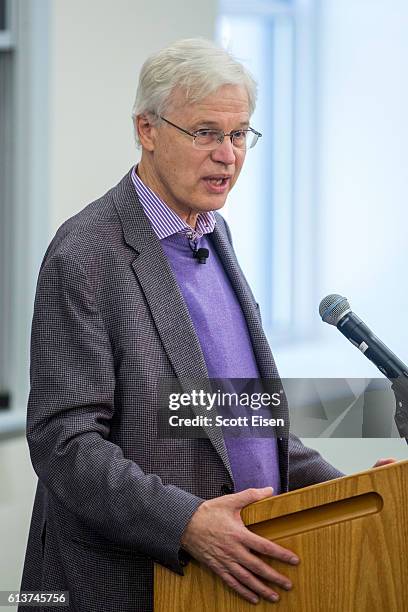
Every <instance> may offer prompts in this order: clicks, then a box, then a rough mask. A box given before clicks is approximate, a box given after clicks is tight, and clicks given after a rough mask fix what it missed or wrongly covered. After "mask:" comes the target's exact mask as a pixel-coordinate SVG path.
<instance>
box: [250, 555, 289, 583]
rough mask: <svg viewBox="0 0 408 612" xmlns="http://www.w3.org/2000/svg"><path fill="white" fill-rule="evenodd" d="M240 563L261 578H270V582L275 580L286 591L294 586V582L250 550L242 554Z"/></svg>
mask: <svg viewBox="0 0 408 612" xmlns="http://www.w3.org/2000/svg"><path fill="white" fill-rule="evenodd" d="M239 563H240V565H242V566H244V567H246V568H247V569H248V570H250V571H251V572H252V573H253V574H256V575H257V576H259V577H260V578H264V579H265V580H268V582H273V583H274V584H277V585H278V586H280V587H282V589H285V590H286V591H289V590H290V589H291V588H292V586H293V585H292V582H291V581H290V580H289V578H287V577H286V576H284V575H283V574H280V573H279V572H278V571H277V570H275V569H274V568H273V567H271V566H270V565H268V564H267V563H265V562H264V561H262V559H260V558H259V557H257V556H255V555H253V554H251V553H250V552H245V553H244V554H242V555H241V557H240V560H239Z"/></svg>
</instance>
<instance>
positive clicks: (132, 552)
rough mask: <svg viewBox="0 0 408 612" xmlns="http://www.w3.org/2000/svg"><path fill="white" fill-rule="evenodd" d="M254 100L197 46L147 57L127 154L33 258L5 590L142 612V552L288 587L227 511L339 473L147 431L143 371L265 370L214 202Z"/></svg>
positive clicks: (293, 441)
mask: <svg viewBox="0 0 408 612" xmlns="http://www.w3.org/2000/svg"><path fill="white" fill-rule="evenodd" d="M255 97H256V88H255V83H254V82H253V80H252V78H251V76H250V75H249V74H248V73H247V72H246V70H245V69H244V68H243V66H242V65H241V64H239V63H238V62H237V61H235V60H234V59H233V58H232V57H230V56H229V55H228V54H227V53H226V52H225V51H224V50H222V49H219V48H218V47H216V46H215V45H213V44H212V43H210V42H206V41H202V40H185V41H180V42H178V43H176V44H174V45H172V46H171V47H168V48H167V49H164V50H162V51H161V52H159V53H157V54H156V55H154V56H153V57H151V58H150V59H149V60H147V62H146V63H145V65H144V67H143V69H142V73H141V76H140V82H139V88H138V93H137V98H136V103H135V108H134V124H135V130H136V136H137V139H138V141H139V142H140V144H141V147H142V155H141V161H140V163H139V164H138V166H137V167H136V168H132V169H131V170H130V172H129V173H128V174H127V175H126V176H125V177H124V178H123V179H122V180H121V181H120V182H119V184H118V185H117V186H116V187H114V188H112V189H111V190H110V191H109V192H108V193H107V194H105V195H104V196H102V197H101V198H100V199H99V200H97V201H95V202H93V203H91V204H90V205H89V206H87V207H86V208H85V209H84V210H83V211H81V212H80V213H79V214H78V215H76V216H75V217H73V218H72V219H70V220H68V221H67V222H66V223H65V224H64V225H63V226H62V227H61V228H60V229H59V231H58V232H57V234H56V236H55V238H54V239H53V241H52V243H51V245H50V247H49V249H48V251H47V253H46V256H45V258H44V261H43V264H42V267H41V271H40V276H39V281H38V288H37V296H36V303H35V311H34V319H33V328H32V363H31V393H30V399H29V406H28V427H27V436H28V441H29V446H30V451H31V457H32V462H33V465H34V468H35V470H36V472H37V474H38V477H39V482H38V488H37V494H36V498H35V503H34V510H33V517H32V523H31V529H30V534H29V541H28V547H27V554H26V560H25V566H24V572H23V578H22V586H21V588H22V590H29V591H32V590H43V591H48V592H50V591H62V590H64V591H69V593H70V604H69V607H68V609H69V610H72V611H74V610H75V611H76V612H92V611H95V612H104V611H106V612H111V611H112V610H115V611H123V612H125V611H126V612H127V611H129V612H130V611H132V612H134V611H143V612H147V611H149V610H152V601H153V599H152V597H153V591H152V588H153V587H152V578H153V564H154V562H157V563H161V564H163V565H165V566H167V567H169V568H170V569H171V570H173V571H175V572H178V573H180V574H182V573H183V565H184V564H185V563H186V562H187V561H186V559H187V557H188V555H187V554H186V553H189V554H190V555H192V556H194V557H196V558H197V559H198V560H199V561H200V562H202V563H205V564H207V565H208V566H209V567H210V568H211V569H212V570H213V571H215V572H216V573H217V574H219V575H220V576H221V578H222V579H223V580H224V581H225V582H226V583H227V584H228V585H229V586H230V587H232V588H233V589H235V590H236V591H237V592H238V593H240V594H241V595H242V596H243V597H245V598H246V599H248V600H249V601H253V602H255V601H257V599H258V598H259V597H264V598H266V599H269V600H271V601H275V600H276V599H277V598H278V594H277V592H276V591H275V590H274V586H276V585H279V586H283V587H284V588H288V589H289V588H290V586H291V585H290V584H289V581H288V579H287V578H286V577H285V576H284V575H282V574H280V573H278V572H277V571H275V570H274V569H273V568H272V567H270V566H269V565H267V564H265V563H264V562H263V561H262V560H261V559H260V558H259V557H258V556H257V555H256V554H254V553H264V554H267V555H270V556H271V557H273V558H275V559H280V560H281V561H285V562H287V563H297V562H298V559H297V558H296V555H295V554H294V553H293V552H292V551H288V550H285V549H284V548H282V547H280V546H278V545H276V544H274V543H273V542H269V541H267V540H265V539H264V538H261V537H259V536H256V535H255V534H252V533H251V532H249V531H248V530H247V529H246V528H245V527H244V525H243V523H242V521H241V519H240V517H239V510H240V509H241V508H242V507H244V506H245V505H247V504H249V503H251V502H254V501H257V500H260V499H263V498H265V497H267V496H270V495H271V494H272V489H271V485H272V486H273V488H274V489H275V493H279V492H284V491H287V490H288V489H294V488H298V487H302V486H306V485H309V484H312V483H316V482H320V481H324V480H328V479H331V478H336V477H338V476H341V475H342V474H341V473H340V472H339V471H337V470H336V469H335V468H333V467H332V466H331V465H329V464H328V463H327V462H325V461H324V460H323V459H322V458H321V457H320V455H319V454H318V453H316V452H315V451H313V450H311V449H308V448H306V447H304V446H303V445H302V443H301V442H300V441H299V440H298V439H297V438H296V437H294V436H291V437H290V438H289V440H288V439H287V438H286V439H285V438H283V437H282V438H280V439H278V440H276V439H271V438H268V439H266V441H265V439H257V438H248V439H247V440H245V441H242V440H241V442H239V443H237V441H236V440H235V442H234V440H227V439H224V437H223V435H222V432H221V431H220V430H217V431H208V437H207V438H199V439H194V438H191V439H170V438H167V439H166V438H160V437H159V436H157V422H156V408H157V388H158V384H159V381H160V379H163V378H169V377H177V378H178V379H179V380H183V379H186V378H195V379H200V378H201V379H203V378H206V377H208V376H210V377H218V378H221V377H224V378H227V377H229V378H259V377H263V378H274V377H275V378H276V377H277V376H278V374H277V370H276V367H275V363H274V360H273V357H272V354H271V352H270V349H269V346H268V343H267V340H266V337H265V335H264V332H263V330H262V327H261V322H260V317H259V313H258V309H257V304H256V302H255V300H254V298H253V295H252V293H251V291H250V289H249V287H248V285H247V283H246V281H245V279H244V277H243V274H242V272H241V270H240V268H239V265H238V262H237V260H236V257H235V254H234V251H233V248H232V244H231V237H230V234H229V231H228V228H227V226H226V224H225V222H224V220H223V219H222V217H221V216H219V215H218V214H216V213H215V212H214V211H216V210H218V209H220V208H222V206H223V205H224V203H225V200H226V198H227V195H228V193H229V191H230V190H231V188H232V187H233V186H234V184H235V182H236V180H237V178H238V175H239V173H240V170H241V168H242V165H243V162H244V159H245V155H246V150H247V148H249V147H250V146H251V145H253V144H255V142H256V140H257V138H258V137H259V133H257V132H256V131H255V130H254V129H252V128H251V127H250V116H251V114H252V112H253V110H254V105H255ZM198 248H205V249H208V257H204V259H207V262H206V264H205V265H200V262H199V260H198V259H197V258H196V257H194V256H193V255H195V254H196V251H197V249H198ZM240 444H241V445H242V446H239V445H240ZM234 491H236V492H235V493H234ZM226 493H231V494H230V495H225V494H226ZM266 581H268V582H269V584H267V583H266ZM20 609H21V610H24V607H23V606H21V607H20ZM27 609H28V608H27ZM30 609H31V610H32V608H30Z"/></svg>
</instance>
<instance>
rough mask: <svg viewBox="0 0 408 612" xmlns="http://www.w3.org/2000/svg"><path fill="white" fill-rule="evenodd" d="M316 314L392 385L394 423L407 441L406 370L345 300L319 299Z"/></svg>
mask: <svg viewBox="0 0 408 612" xmlns="http://www.w3.org/2000/svg"><path fill="white" fill-rule="evenodd" d="M319 314H320V316H321V317H322V319H323V321H324V322H325V323H328V324H329V325H334V326H335V327H337V329H338V330H339V331H340V332H341V333H342V334H343V336H345V337H346V338H347V340H349V341H350V342H351V344H353V345H354V346H356V347H357V348H358V349H359V350H360V351H361V352H362V353H363V354H364V355H365V356H366V357H367V358H368V359H369V360H370V361H372V363H373V364H374V365H375V366H376V367H377V368H378V369H379V370H380V372H382V374H384V375H385V376H386V377H387V378H388V379H389V380H390V381H391V382H392V383H393V384H392V388H393V390H394V393H395V395H396V399H397V412H396V414H395V422H396V424H397V427H398V430H399V432H400V435H401V436H403V437H405V438H407V437H408V419H407V415H406V413H405V410H406V408H405V404H407V407H408V367H407V366H406V365H405V363H403V362H402V361H401V360H400V359H399V358H398V357H397V356H396V355H395V354H394V353H393V352H392V351H391V350H390V349H389V348H388V347H387V346H386V345H385V344H384V343H383V342H381V340H380V339H379V338H377V336H376V335H375V334H374V333H373V332H372V331H371V329H370V328H369V327H367V325H366V324H365V323H364V322H363V321H362V320H361V319H360V318H359V317H358V316H357V315H356V314H354V312H352V310H351V308H350V304H349V302H348V300H347V298H345V297H343V296H342V295H337V294H331V295H327V296H326V297H325V298H323V299H322V301H321V302H320V306H319ZM407 442H408V439H407Z"/></svg>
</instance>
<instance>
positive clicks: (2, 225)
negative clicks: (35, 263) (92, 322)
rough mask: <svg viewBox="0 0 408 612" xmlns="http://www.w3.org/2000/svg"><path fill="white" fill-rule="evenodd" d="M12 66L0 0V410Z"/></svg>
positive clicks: (7, 309)
mask: <svg viewBox="0 0 408 612" xmlns="http://www.w3.org/2000/svg"><path fill="white" fill-rule="evenodd" d="M13 65H14V44H13V36H12V30H11V3H9V2H6V0H0V409H5V408H8V407H9V406H10V369H9V355H10V346H11V338H10V326H9V321H10V316H11V282H12V272H11V269H10V265H9V264H10V257H9V256H10V253H11V251H12V243H11V240H12V237H11V232H10V227H11V215H12V213H13V207H12V199H13V194H12V170H11V168H12V158H13V123H14V117H13V108H14V96H13V67H14V66H13Z"/></svg>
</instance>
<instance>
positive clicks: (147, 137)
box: [135, 113, 157, 151]
mask: <svg viewBox="0 0 408 612" xmlns="http://www.w3.org/2000/svg"><path fill="white" fill-rule="evenodd" d="M135 129H136V130H137V133H138V135H139V140H140V143H141V145H142V147H143V148H144V149H146V150H147V151H154V147H155V142H156V131H157V130H156V127H155V125H154V124H153V122H152V117H151V115H150V114H149V113H143V114H142V115H137V117H136V119H135Z"/></svg>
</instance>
